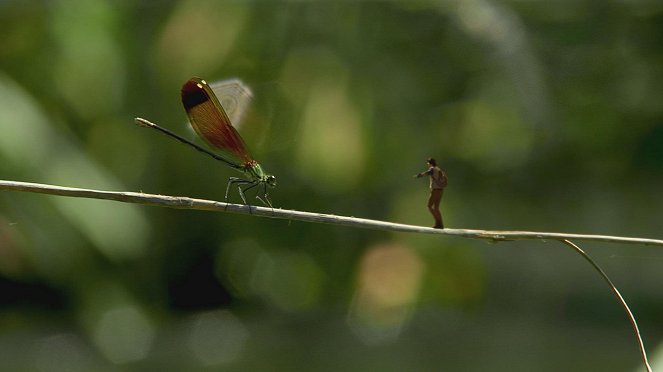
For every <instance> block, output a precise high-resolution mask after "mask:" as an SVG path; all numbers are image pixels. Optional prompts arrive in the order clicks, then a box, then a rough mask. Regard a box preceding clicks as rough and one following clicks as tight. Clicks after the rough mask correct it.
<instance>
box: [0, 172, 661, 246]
mask: <svg viewBox="0 0 663 372" xmlns="http://www.w3.org/2000/svg"><path fill="white" fill-rule="evenodd" d="M0 190H11V191H25V192H34V193H41V194H50V195H60V196H70V197H78V198H90V199H104V200H114V201H119V202H124V203H136V204H144V205H151V206H160V207H167V208H176V209H196V210H205V211H215V212H230V213H239V214H251V215H253V216H260V217H268V218H276V219H285V220H292V221H304V222H316V223H326V224H332V225H342V226H352V227H359V228H365V229H373V230H383V231H400V232H410V233H423V234H438V235H448V236H458V237H464V238H473V239H484V240H489V241H493V242H499V241H511V240H527V239H535V240H559V241H562V240H564V239H569V240H582V241H596V242H609V243H623V244H641V245H652V246H663V240H660V239H643V238H630V237H623V236H608V235H589V234H565V233H550V232H533V231H490V230H471V229H443V230H441V229H433V228H430V227H423V226H414V225H406V224H401V223H393V222H386V221H379V220H371V219H365V218H356V217H348V216H338V215H333V214H324V213H312V212H302V211H296V210H287V209H279V208H266V207H257V206H247V205H240V204H232V203H223V202H218V201H213V200H205V199H195V198H189V197H183V196H166V195H155V194H145V193H142V192H123V191H122V192H120V191H101V190H92V189H81V188H74V187H62V186H54V185H46V184H39V183H30V182H17V181H3V180H0Z"/></svg>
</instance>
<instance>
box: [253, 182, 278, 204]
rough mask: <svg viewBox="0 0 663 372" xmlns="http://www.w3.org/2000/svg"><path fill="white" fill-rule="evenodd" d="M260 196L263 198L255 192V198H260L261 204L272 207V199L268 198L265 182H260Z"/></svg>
mask: <svg viewBox="0 0 663 372" xmlns="http://www.w3.org/2000/svg"><path fill="white" fill-rule="evenodd" d="M262 196H263V198H265V199H264V200H263V198H261V197H260V195H258V194H256V199H258V200H260V201H261V202H262V204H264V205H267V206H269V207H270V208H272V209H274V206H273V205H272V201H271V200H269V193H268V192H267V184H266V183H263V184H262Z"/></svg>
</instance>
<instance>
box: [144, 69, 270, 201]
mask: <svg viewBox="0 0 663 372" xmlns="http://www.w3.org/2000/svg"><path fill="white" fill-rule="evenodd" d="M182 104H183V105H184V110H185V111H186V113H187V115H188V116H189V122H190V123H191V126H192V127H193V129H194V130H195V131H196V133H198V135H199V136H200V137H201V138H202V139H203V140H205V142H207V144H209V145H210V146H212V147H214V148H216V149H219V150H221V151H222V152H223V153H224V154H223V155H221V154H217V153H214V152H212V151H209V150H207V149H205V148H204V147H201V146H199V145H197V144H195V143H193V142H191V141H189V140H188V139H186V138H184V137H182V136H180V135H178V134H175V133H173V132H171V131H170V130H168V129H166V128H163V127H161V126H159V125H156V124H154V123H152V122H150V121H148V120H145V119H142V118H136V123H137V124H138V125H140V126H143V127H147V128H154V129H156V130H158V131H160V132H161V133H164V134H166V135H168V136H170V137H172V138H175V139H176V140H178V141H180V142H182V143H185V144H187V145H189V146H192V147H193V148H194V149H196V150H198V151H200V152H202V153H205V154H207V155H209V156H211V157H212V158H214V159H216V160H219V161H221V162H223V163H225V164H226V165H228V166H230V167H231V168H233V169H236V170H238V171H239V172H241V173H242V174H243V175H244V178H240V177H230V178H229V179H228V184H227V185H226V193H225V200H226V201H228V192H229V191H230V187H232V186H233V185H235V186H237V189H238V191H239V196H240V197H241V198H242V201H243V202H244V204H248V203H247V202H246V197H245V196H244V194H245V193H246V192H247V191H248V190H250V189H253V188H255V187H258V189H259V190H260V191H261V194H262V197H261V196H260V194H257V195H256V198H257V199H258V200H260V201H261V202H262V203H263V204H264V205H268V206H270V207H271V206H272V202H271V200H270V199H269V194H268V190H267V188H268V187H274V186H276V177H275V176H273V175H271V174H267V173H265V172H264V171H263V169H262V167H261V166H260V164H258V162H257V161H256V160H255V159H253V157H252V156H251V154H250V153H249V150H248V148H247V146H246V144H245V143H244V140H243V139H242V137H241V136H240V135H239V133H238V132H237V130H236V129H235V127H233V125H232V123H231V121H230V118H229V117H228V114H227V113H226V110H224V108H223V106H222V105H221V103H220V102H219V99H218V98H217V96H216V94H215V93H214V91H213V90H212V88H210V86H209V84H207V82H206V81H205V80H203V79H201V78H199V77H193V78H191V79H189V81H187V82H186V83H185V84H184V86H182ZM240 114H241V113H240ZM234 116H237V115H234Z"/></svg>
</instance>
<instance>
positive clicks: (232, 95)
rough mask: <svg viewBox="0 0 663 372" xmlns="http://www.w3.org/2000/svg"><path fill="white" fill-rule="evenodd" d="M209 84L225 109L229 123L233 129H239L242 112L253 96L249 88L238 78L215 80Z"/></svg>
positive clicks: (242, 116) (247, 106)
mask: <svg viewBox="0 0 663 372" xmlns="http://www.w3.org/2000/svg"><path fill="white" fill-rule="evenodd" d="M209 86H210V88H212V91H213V92H214V94H216V98H218V100H219V103H221V106H222V107H223V109H224V110H225V111H226V114H227V115H228V118H229V119H230V123H231V124H232V125H233V127H235V129H239V128H240V126H241V125H242V119H243V118H244V114H245V113H246V111H247V110H248V108H249V106H250V105H251V100H252V98H253V92H251V89H250V88H249V87H248V86H247V85H246V84H244V82H242V81H241V80H239V79H227V80H220V81H215V82H213V83H210V84H209Z"/></svg>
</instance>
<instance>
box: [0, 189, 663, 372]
mask: <svg viewBox="0 0 663 372" xmlns="http://www.w3.org/2000/svg"><path fill="white" fill-rule="evenodd" d="M0 190H10V191H25V192H34V193H40V194H50V195H60V196H69V197H79V198H90V199H104V200H114V201H120V202H124V203H137V204H144V205H152V206H161V207H168V208H176V209H196V210H205V211H216V212H230V213H239V214H251V215H254V216H260V217H268V218H277V219H285V220H294V221H304V222H317V223H325V224H332V225H343V226H351V227H360V228H366V229H373V230H383V231H400V232H410V233H424V234H437V235H448V236H459V237H464V238H474V239H485V240H490V241H496V242H497V241H511V240H524V239H538V240H557V241H560V242H562V243H564V244H566V245H568V246H569V247H571V248H572V249H574V250H575V251H576V252H578V253H579V254H580V255H581V256H583V257H584V258H585V259H586V260H587V261H589V262H590V263H591V264H592V266H594V268H595V269H596V270H597V271H598V272H599V274H600V275H601V277H602V278H603V279H604V280H605V281H606V282H607V283H608V285H609V286H610V289H611V290H612V292H613V294H614V295H615V296H616V297H617V299H618V301H619V302H620V304H621V306H622V307H623V308H624V309H625V310H626V312H627V315H628V317H629V321H630V322H631V325H632V327H633V332H634V334H635V336H636V338H637V341H638V347H639V349H640V354H641V357H642V360H643V363H644V365H645V368H646V369H647V371H651V366H650V365H649V362H648V360H647V353H646V351H645V346H644V343H643V341H642V337H641V336H640V330H639V329H638V325H637V323H636V320H635V317H634V316H633V314H632V313H631V310H630V309H629V307H628V305H627V304H626V301H624V299H623V297H622V296H621V294H620V293H619V291H618V290H617V288H616V287H615V286H614V284H613V283H612V282H611V281H610V279H609V278H608V276H607V275H606V274H605V272H604V271H603V270H602V269H601V268H600V267H599V266H598V264H596V263H595V262H594V261H593V260H592V259H591V258H590V257H589V256H588V255H587V254H586V253H585V252H584V251H583V250H582V249H580V247H578V246H577V245H575V244H574V243H572V242H571V240H583V241H598V242H607V243H623V244H642V245H653V246H663V240H659V239H642V238H629V237H622V236H608V235H587V234H564V233H549V232H532V231H488V230H468V229H444V230H439V229H433V228H429V227H421V226H413V225H406V224H399V223H392V222H385V221H378V220H370V219H364V218H356V217H347V216H337V215H333V214H323V213H311V212H301V211H295V210H285V209H278V208H277V209H273V208H266V207H256V206H247V205H239V204H231V203H223V202H218V201H213V200H205V199H195V198H189V197H181V196H165V195H154V194H145V193H142V192H118V191H100V190H91V189H81V188H73V187H62V186H53V185H45V184H39V183H29V182H16V181H3V180H0Z"/></svg>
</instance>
